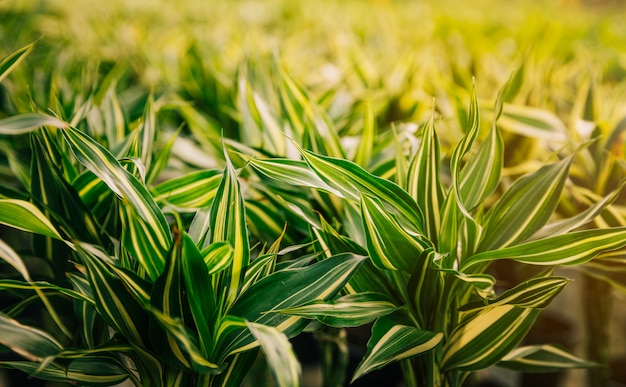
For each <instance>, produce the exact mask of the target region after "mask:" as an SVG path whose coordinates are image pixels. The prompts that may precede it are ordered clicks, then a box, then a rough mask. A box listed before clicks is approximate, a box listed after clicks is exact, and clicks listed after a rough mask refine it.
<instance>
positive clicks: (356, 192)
mask: <svg viewBox="0 0 626 387" xmlns="http://www.w3.org/2000/svg"><path fill="white" fill-rule="evenodd" d="M300 152H301V153H302V156H303V157H304V159H305V160H306V162H307V163H308V164H309V166H310V167H311V169H312V170H313V171H315V173H316V174H317V175H318V176H319V178H320V179H321V180H323V181H324V184H325V185H328V186H331V187H332V189H333V190H334V191H337V192H338V193H339V196H341V197H343V198H346V199H349V200H351V201H353V202H360V201H361V195H368V196H373V197H375V198H377V199H379V200H381V202H382V203H383V205H384V206H385V208H386V209H387V210H388V211H390V212H393V213H395V214H397V216H398V218H399V221H400V223H401V224H402V226H403V227H407V228H408V230H407V231H410V232H412V233H415V234H422V230H423V229H424V227H423V225H424V221H423V215H422V212H421V210H420V208H419V207H418V206H417V204H416V202H415V200H413V198H411V196H410V195H409V194H408V193H407V192H406V191H404V190H403V189H402V188H400V187H399V186H398V185H397V184H395V183H393V182H391V181H389V180H385V179H382V178H380V177H377V176H374V175H372V174H370V173H369V172H367V171H365V170H364V169H363V168H361V167H359V166H358V165H356V164H354V163H353V162H351V161H348V160H343V159H337V158H331V157H326V156H321V155H316V154H314V153H312V152H310V151H307V150H304V149H301V150H300ZM320 188H321V189H323V188H322V187H320ZM333 193H335V192H333Z"/></svg>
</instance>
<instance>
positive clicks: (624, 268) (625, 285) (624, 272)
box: [579, 251, 626, 294]
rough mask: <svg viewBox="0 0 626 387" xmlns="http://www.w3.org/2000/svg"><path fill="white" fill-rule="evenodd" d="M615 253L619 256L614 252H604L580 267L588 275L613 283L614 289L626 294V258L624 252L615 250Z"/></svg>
mask: <svg viewBox="0 0 626 387" xmlns="http://www.w3.org/2000/svg"><path fill="white" fill-rule="evenodd" d="M613 253H614V254H615V255H617V256H612V255H613V254H610V253H609V254H602V255H601V256H599V257H598V258H596V259H594V260H593V261H590V262H587V263H586V264H585V265H583V266H581V267H579V270H582V271H583V272H584V273H585V274H586V275H589V276H591V277H593V278H596V279H599V280H602V281H605V282H607V283H609V284H611V287H612V288H613V289H616V290H618V291H620V292H622V293H623V294H626V260H625V259H624V256H623V252H621V251H615V252H613Z"/></svg>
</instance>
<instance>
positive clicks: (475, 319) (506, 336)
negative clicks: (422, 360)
mask: <svg viewBox="0 0 626 387" xmlns="http://www.w3.org/2000/svg"><path fill="white" fill-rule="evenodd" d="M538 315H539V310H536V309H531V308H521V307H518V306H514V305H499V306H494V307H486V308H484V309H483V310H481V311H480V313H477V314H475V315H473V316H472V318H471V319H469V320H467V321H464V322H463V323H462V324H461V325H459V326H458V327H457V328H456V329H455V330H454V331H453V332H452V334H451V335H450V337H449V338H448V339H447V341H446V345H445V346H444V352H443V359H442V362H441V368H442V370H443V371H444V372H446V371H450V370H462V371H473V370H479V369H483V368H487V367H489V366H491V365H494V364H496V363H497V362H498V361H500V359H502V358H503V357H504V356H505V355H506V354H507V353H508V352H509V351H511V350H512V349H513V348H515V346H517V345H518V344H519V342H520V341H521V340H522V339H523V338H524V336H526V333H527V332H528V330H529V329H530V328H531V326H532V325H533V323H534V322H535V320H536V319H537V316H538Z"/></svg>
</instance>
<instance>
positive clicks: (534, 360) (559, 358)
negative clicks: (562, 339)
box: [498, 345, 598, 373]
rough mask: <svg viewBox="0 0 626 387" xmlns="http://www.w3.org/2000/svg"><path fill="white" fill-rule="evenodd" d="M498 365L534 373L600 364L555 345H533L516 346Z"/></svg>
mask: <svg viewBox="0 0 626 387" xmlns="http://www.w3.org/2000/svg"><path fill="white" fill-rule="evenodd" d="M498 366H499V367H504V368H508V369H512V370H515V371H521V372H528V373H533V372H556V371H561V370H564V369H571V368H589V367H597V366H598V364H597V363H594V362H591V361H587V360H584V359H581V358H579V357H578V356H575V355H573V354H571V353H569V352H567V351H566V350H565V349H563V348H560V347H557V346H555V345H532V346H525V347H519V348H515V349H514V350H512V351H511V352H509V353H508V354H507V355H506V356H505V357H503V358H502V360H501V361H500V362H499V363H498Z"/></svg>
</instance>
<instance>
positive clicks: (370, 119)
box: [354, 99, 377, 169]
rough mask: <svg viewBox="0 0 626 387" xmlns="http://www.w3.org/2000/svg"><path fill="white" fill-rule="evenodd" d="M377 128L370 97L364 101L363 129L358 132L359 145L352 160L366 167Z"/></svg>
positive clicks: (370, 156) (370, 157)
mask: <svg viewBox="0 0 626 387" xmlns="http://www.w3.org/2000/svg"><path fill="white" fill-rule="evenodd" d="M376 135H377V128H376V115H375V113H374V106H373V103H372V100H371V99H367V100H366V101H365V113H364V117H363V130H361V132H360V138H359V145H358V146H357V148H356V154H355V155H354V162H355V163H356V164H357V165H360V166H361V167H362V168H365V169H367V167H369V165H370V163H371V161H372V152H373V150H374V143H375V142H376Z"/></svg>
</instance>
